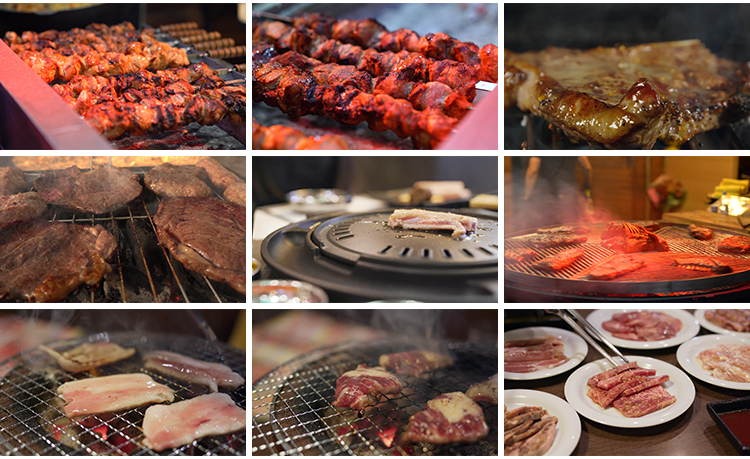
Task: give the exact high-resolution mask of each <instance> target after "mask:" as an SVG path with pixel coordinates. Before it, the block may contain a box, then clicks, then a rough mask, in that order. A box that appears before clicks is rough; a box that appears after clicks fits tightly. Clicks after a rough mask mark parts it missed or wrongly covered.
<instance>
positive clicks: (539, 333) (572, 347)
mask: <svg viewBox="0 0 750 459" xmlns="http://www.w3.org/2000/svg"><path fill="white" fill-rule="evenodd" d="M549 335H553V336H557V337H559V338H561V339H562V340H563V342H564V343H565V344H564V347H565V351H564V352H563V353H564V354H565V357H567V358H568V359H570V360H568V361H567V362H565V363H563V364H562V365H560V366H558V367H555V368H550V369H548V370H539V371H532V372H531V373H512V372H509V371H505V372H503V377H504V378H505V379H515V380H527V379H542V378H549V377H550V376H555V375H559V374H561V373H565V372H566V371H568V370H571V369H573V368H575V367H577V366H578V365H579V364H580V363H581V362H583V359H585V358H586V354H588V352H589V347H588V345H587V344H586V341H584V340H583V338H581V337H580V336H578V335H577V334H575V333H573V332H569V331H568V330H563V329H562V328H555V327H529V328H519V329H517V330H512V331H509V332H507V333H503V341H515V340H517V339H531V338H543V337H545V336H549Z"/></svg>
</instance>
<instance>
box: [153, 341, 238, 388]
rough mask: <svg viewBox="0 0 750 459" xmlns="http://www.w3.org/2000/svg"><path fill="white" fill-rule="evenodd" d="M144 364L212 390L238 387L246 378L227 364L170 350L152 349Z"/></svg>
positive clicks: (162, 372)
mask: <svg viewBox="0 0 750 459" xmlns="http://www.w3.org/2000/svg"><path fill="white" fill-rule="evenodd" d="M143 360H144V361H145V364H144V366H145V367H146V368H147V369H149V370H154V371H157V372H159V373H161V374H165V375H167V376H172V377H174V378H177V379H181V380H183V381H188V382H191V383H197V384H202V385H205V386H208V387H209V389H211V392H216V391H218V390H219V388H218V386H221V387H226V388H227V389H237V388H238V387H240V386H241V385H243V384H244V383H245V379H244V378H243V377H242V376H240V375H239V374H237V373H235V372H233V371H232V369H231V368H229V367H228V366H226V365H222V364H220V363H214V362H205V361H203V360H198V359H193V358H191V357H187V356H184V355H182V354H178V353H176V352H169V351H152V352H149V353H148V354H146V355H144V356H143Z"/></svg>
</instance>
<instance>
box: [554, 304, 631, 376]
mask: <svg viewBox="0 0 750 459" xmlns="http://www.w3.org/2000/svg"><path fill="white" fill-rule="evenodd" d="M545 311H546V312H547V313H549V314H554V315H556V316H560V317H561V318H562V320H564V321H565V322H567V323H568V325H570V326H571V327H572V328H573V330H575V331H576V333H578V334H579V335H581V337H582V338H583V339H585V340H586V341H588V343H589V344H590V345H592V346H593V347H594V349H596V350H597V351H599V353H600V354H601V355H602V356H604V358H605V359H607V360H609V362H610V363H611V364H612V365H614V366H619V365H622V364H623V363H629V362H630V360H628V359H626V358H625V356H624V355H622V352H620V351H619V350H618V349H617V348H616V347H615V346H614V345H613V344H612V343H610V342H609V341H607V338H605V337H604V336H603V335H602V334H601V333H599V330H597V329H596V328H594V326H593V325H591V324H590V323H589V321H588V320H586V319H584V318H583V316H581V315H580V314H578V312H577V311H576V310H574V309H545ZM579 324H580V325H579ZM581 326H583V328H581ZM592 336H593V337H594V338H596V339H598V340H599V341H601V342H602V343H603V344H604V345H606V346H607V347H608V348H610V349H611V350H612V352H614V354H615V356H614V357H612V356H611V355H610V354H609V353H608V352H607V351H605V350H604V348H602V347H601V346H600V345H599V343H597V342H596V341H594V339H593V338H592ZM615 357H616V358H620V359H621V360H622V361H623V363H617V362H615V360H614V358H615Z"/></svg>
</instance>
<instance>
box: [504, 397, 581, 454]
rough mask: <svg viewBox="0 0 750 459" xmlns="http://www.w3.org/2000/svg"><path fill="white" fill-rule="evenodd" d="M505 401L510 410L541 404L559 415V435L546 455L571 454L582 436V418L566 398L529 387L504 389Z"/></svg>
mask: <svg viewBox="0 0 750 459" xmlns="http://www.w3.org/2000/svg"><path fill="white" fill-rule="evenodd" d="M503 403H504V404H505V406H507V407H508V411H510V410H515V409H516V408H521V407H522V406H541V407H542V408H544V409H545V410H547V411H549V414H551V415H552V416H556V417H557V435H556V436H555V442H554V443H552V446H551V447H550V449H549V451H547V453H545V456H570V453H572V452H573V450H574V449H576V446H577V445H578V440H579V439H580V438H581V420H580V419H579V418H578V413H576V410H574V409H573V408H571V407H570V405H568V404H567V403H566V402H565V400H563V399H561V398H560V397H555V396H554V395H552V394H548V393H546V392H540V391H538V390H527V389H511V390H505V391H503Z"/></svg>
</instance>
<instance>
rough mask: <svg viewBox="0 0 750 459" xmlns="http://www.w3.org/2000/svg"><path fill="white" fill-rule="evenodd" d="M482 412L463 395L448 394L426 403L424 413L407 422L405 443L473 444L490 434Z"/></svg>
mask: <svg viewBox="0 0 750 459" xmlns="http://www.w3.org/2000/svg"><path fill="white" fill-rule="evenodd" d="M489 430H490V429H489V427H488V426H487V423H486V422H485V420H484V412H483V411H482V408H481V407H480V406H479V405H477V404H476V403H475V402H473V401H472V400H471V399H470V398H469V397H467V396H466V395H465V394H464V393H463V392H450V393H447V394H443V395H440V396H438V397H436V398H434V399H432V400H430V401H429V402H427V409H426V410H425V411H420V412H418V413H416V414H414V415H413V416H411V417H410V418H409V425H407V426H406V432H405V433H404V437H403V439H404V441H405V442H410V441H426V442H429V443H433V444H443V443H453V442H464V443H474V442H477V441H479V440H482V439H484V438H485V437H486V436H487V434H488V433H489Z"/></svg>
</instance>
